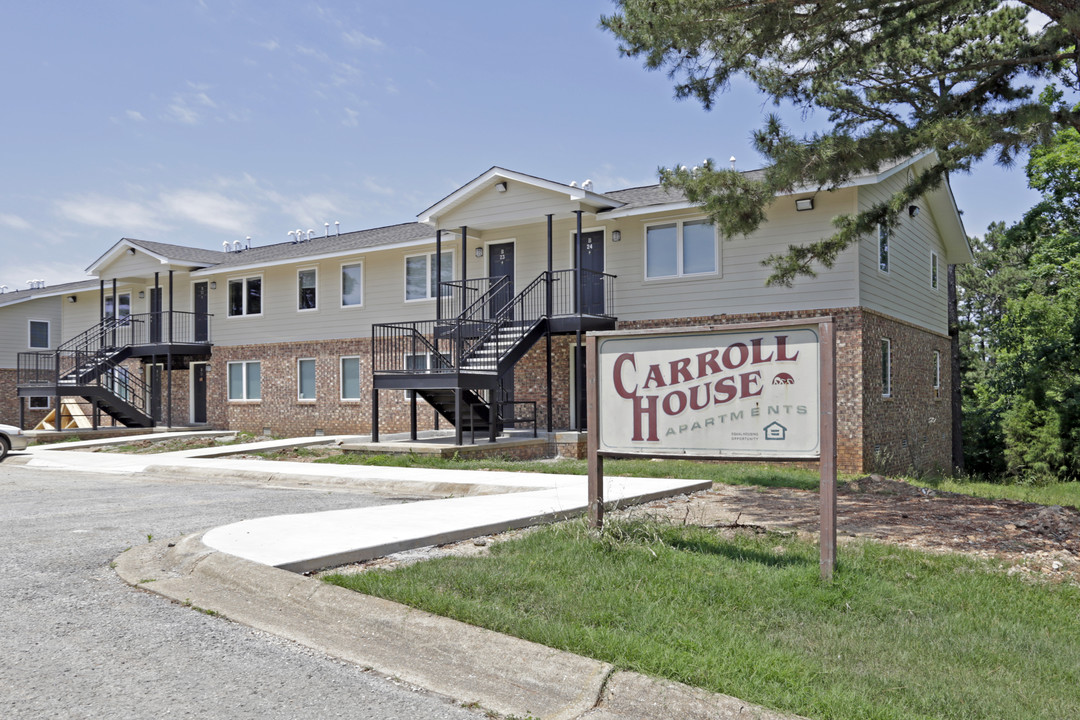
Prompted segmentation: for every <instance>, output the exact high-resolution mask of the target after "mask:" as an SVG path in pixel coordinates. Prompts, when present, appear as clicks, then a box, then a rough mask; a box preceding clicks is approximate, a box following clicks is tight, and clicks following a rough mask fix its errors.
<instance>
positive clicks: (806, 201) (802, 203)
mask: <svg viewBox="0 0 1080 720" xmlns="http://www.w3.org/2000/svg"><path fill="white" fill-rule="evenodd" d="M795 209H796V210H798V211H799V212H802V211H803V210H813V209H814V198H802V199H800V200H796V201H795Z"/></svg>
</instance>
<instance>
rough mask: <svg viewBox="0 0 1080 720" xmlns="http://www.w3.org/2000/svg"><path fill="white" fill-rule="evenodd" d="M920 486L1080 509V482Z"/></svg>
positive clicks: (932, 482) (930, 481) (930, 483)
mask: <svg viewBox="0 0 1080 720" xmlns="http://www.w3.org/2000/svg"><path fill="white" fill-rule="evenodd" d="M911 482H912V483H914V484H916V485H923V486H925V487H932V488H936V489H938V490H945V491H947V492H955V493H963V494H965V495H975V496H976V497H984V498H991V499H997V498H1004V499H1006V500H1021V501H1023V502H1031V503H1038V504H1040V505H1063V506H1069V507H1074V508H1077V509H1080V482H1058V483H1048V484H1046V485H1016V484H1010V483H991V482H974V481H968V480H952V479H948V478H943V479H918V480H912V481H911Z"/></svg>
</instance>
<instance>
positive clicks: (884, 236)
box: [877, 223, 892, 275]
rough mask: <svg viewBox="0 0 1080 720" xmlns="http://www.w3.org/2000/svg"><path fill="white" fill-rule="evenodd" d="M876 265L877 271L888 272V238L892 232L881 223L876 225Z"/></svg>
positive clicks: (890, 249)
mask: <svg viewBox="0 0 1080 720" xmlns="http://www.w3.org/2000/svg"><path fill="white" fill-rule="evenodd" d="M877 234H878V237H877V266H878V272H881V273H884V274H885V275H888V274H889V264H890V263H889V253H890V252H891V251H892V247H891V243H890V238H891V237H892V233H891V232H890V231H889V228H887V227H885V225H883V224H882V223H878V226H877Z"/></svg>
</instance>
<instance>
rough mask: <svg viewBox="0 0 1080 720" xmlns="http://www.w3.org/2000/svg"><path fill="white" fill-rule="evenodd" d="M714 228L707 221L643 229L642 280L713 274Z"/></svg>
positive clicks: (677, 223)
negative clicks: (643, 262)
mask: <svg viewBox="0 0 1080 720" xmlns="http://www.w3.org/2000/svg"><path fill="white" fill-rule="evenodd" d="M716 249H717V242H716V229H715V228H714V227H713V225H712V223H710V222H709V221H708V220H692V221H677V222H672V223H664V224H663V225H650V226H648V227H646V228H645V278H646V279H648V280H654V279H657V278H671V277H683V276H687V275H708V274H714V273H716V267H717V263H716V256H717V252H716Z"/></svg>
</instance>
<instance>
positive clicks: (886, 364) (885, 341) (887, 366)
mask: <svg viewBox="0 0 1080 720" xmlns="http://www.w3.org/2000/svg"><path fill="white" fill-rule="evenodd" d="M892 396H893V392H892V340H890V339H889V338H881V397H883V398H891V397H892Z"/></svg>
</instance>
